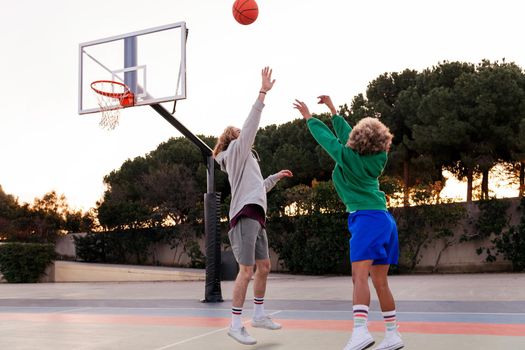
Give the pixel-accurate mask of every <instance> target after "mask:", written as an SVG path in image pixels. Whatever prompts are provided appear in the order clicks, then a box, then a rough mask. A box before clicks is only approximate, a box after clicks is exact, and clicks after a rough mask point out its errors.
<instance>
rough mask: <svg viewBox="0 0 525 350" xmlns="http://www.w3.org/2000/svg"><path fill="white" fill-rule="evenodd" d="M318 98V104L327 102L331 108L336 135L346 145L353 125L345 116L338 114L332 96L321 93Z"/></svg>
mask: <svg viewBox="0 0 525 350" xmlns="http://www.w3.org/2000/svg"><path fill="white" fill-rule="evenodd" d="M317 98H318V99H319V102H317V103H318V104H325V105H326V106H327V107H328V109H329V110H330V113H331V114H332V126H333V127H334V131H335V135H336V136H337V138H338V139H339V141H341V143H342V144H343V145H346V142H347V141H348V136H349V135H350V131H352V127H351V126H350V124H348V123H347V121H346V120H345V118H343V117H341V116H340V115H338V114H337V110H336V109H335V107H334V104H333V102H332V99H331V98H330V96H328V95H321V96H318V97H317Z"/></svg>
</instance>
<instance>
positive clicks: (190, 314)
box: [0, 274, 525, 350]
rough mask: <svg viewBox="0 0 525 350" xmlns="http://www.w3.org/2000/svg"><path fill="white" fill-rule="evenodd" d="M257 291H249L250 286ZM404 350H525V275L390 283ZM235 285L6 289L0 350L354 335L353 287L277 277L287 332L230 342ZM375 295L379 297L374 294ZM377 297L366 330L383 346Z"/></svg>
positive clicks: (197, 345) (269, 299)
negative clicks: (212, 292)
mask: <svg viewBox="0 0 525 350" xmlns="http://www.w3.org/2000/svg"><path fill="white" fill-rule="evenodd" d="M250 286H251V285H250ZM390 286H391V289H392V290H393V293H394V295H395V297H396V299H397V310H398V320H399V326H400V328H399V330H400V332H401V333H402V335H403V340H404V341H405V344H406V346H405V348H406V349H423V350H434V349H479V350H481V349H487V350H488V349H491V350H494V349H525V274H471V275H415V276H392V277H391V279H390ZM232 287H233V282H231V281H228V282H222V294H223V298H224V299H225V301H224V302H223V303H213V304H212V303H201V302H200V301H199V299H201V298H202V297H203V296H204V294H203V293H204V282H147V283H55V284H53V283H50V284H18V285H17V284H5V283H2V284H0V349H10V350H12V349H41V350H47V349H53V350H61V349H86V350H87V349H119V350H120V349H133V350H134V349H136V350H146V349H147V350H164V349H174V350H177V349H189V350H197V349H258V350H261V349H265V350H270V349H342V348H343V347H344V345H345V344H346V342H347V340H348V338H349V336H350V333H351V329H352V313H351V310H352V305H351V295H352V285H351V278H350V277H348V276H346V277H313V276H293V275H283V274H274V275H272V276H271V278H270V280H269V283H268V291H267V295H266V300H265V306H266V310H267V311H268V313H270V314H272V315H273V318H274V319H275V320H276V321H278V322H280V323H282V324H283V329H282V330H278V331H269V330H263V329H258V328H252V327H250V326H249V322H248V321H249V316H250V315H251V310H252V297H253V294H252V292H251V290H249V292H248V296H247V300H248V301H247V302H246V304H245V308H244V310H245V311H244V312H243V314H244V318H245V321H247V329H248V331H249V332H250V334H251V335H253V336H254V337H255V338H256V339H257V340H258V343H257V344H256V345H253V346H245V345H241V344H238V343H236V342H235V341H234V340H232V339H231V338H229V337H228V336H227V334H226V330H227V327H228V324H229V320H230V312H231V310H230V307H231V291H232ZM372 291H373V290H372ZM383 327H384V326H383V324H382V321H381V314H380V312H379V308H378V304H377V299H376V298H375V297H373V301H372V305H371V312H370V324H369V328H370V330H371V332H372V334H373V335H374V337H375V339H376V344H379V342H380V341H381V340H382V337H383V329H384V328H383Z"/></svg>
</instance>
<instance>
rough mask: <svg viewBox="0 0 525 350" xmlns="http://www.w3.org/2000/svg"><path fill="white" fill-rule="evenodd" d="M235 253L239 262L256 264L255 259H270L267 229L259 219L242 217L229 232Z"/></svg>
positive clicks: (249, 264)
mask: <svg viewBox="0 0 525 350" xmlns="http://www.w3.org/2000/svg"><path fill="white" fill-rule="evenodd" d="M228 237H229V238H230V244H231V246H232V250H233V255H234V256H235V259H236V260H237V262H238V263H239V264H242V265H248V266H251V265H255V260H264V259H269V258H270V255H269V253H268V237H267V236H266V230H265V229H264V228H263V227H262V226H261V224H260V223H259V222H258V221H257V220H253V219H250V218H246V217H243V218H240V219H239V221H237V224H236V225H235V226H234V227H233V228H232V229H231V230H230V232H228Z"/></svg>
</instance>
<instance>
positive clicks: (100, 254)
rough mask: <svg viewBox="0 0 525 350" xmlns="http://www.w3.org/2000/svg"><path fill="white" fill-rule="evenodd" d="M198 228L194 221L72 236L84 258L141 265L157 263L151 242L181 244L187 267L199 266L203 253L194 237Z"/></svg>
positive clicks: (176, 245) (153, 243)
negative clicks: (167, 225)
mask: <svg viewBox="0 0 525 350" xmlns="http://www.w3.org/2000/svg"><path fill="white" fill-rule="evenodd" d="M199 229H200V226H198V225H197V226H196V225H190V224H182V225H177V226H174V227H156V228H145V229H128V230H115V231H108V232H98V233H89V234H87V235H86V236H84V237H82V236H75V237H74V240H75V247H76V254H77V257H78V258H79V259H80V260H82V261H85V262H94V263H112V264H138V265H144V264H148V262H149V260H151V261H152V262H153V264H158V261H157V258H156V251H155V244H156V243H165V244H168V245H170V247H171V248H172V249H176V248H177V247H181V248H182V251H183V252H184V253H186V254H187V255H188V256H189V258H190V260H191V262H190V264H189V266H190V267H193V268H203V267H204V265H205V258H204V254H202V252H201V251H200V248H199V245H198V243H197V241H196V239H195V238H196V237H197V236H198V232H199ZM179 254H180V253H179ZM176 263H177V262H176V261H174V264H176Z"/></svg>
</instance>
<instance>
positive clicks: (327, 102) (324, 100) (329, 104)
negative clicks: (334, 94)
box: [317, 95, 337, 114]
mask: <svg viewBox="0 0 525 350" xmlns="http://www.w3.org/2000/svg"><path fill="white" fill-rule="evenodd" d="M317 98H318V99H319V102H317V103H318V104H325V105H326V106H327V107H328V108H329V109H330V113H332V114H337V110H336V109H335V107H334V104H333V102H332V99H331V98H330V96H328V95H321V96H317Z"/></svg>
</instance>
